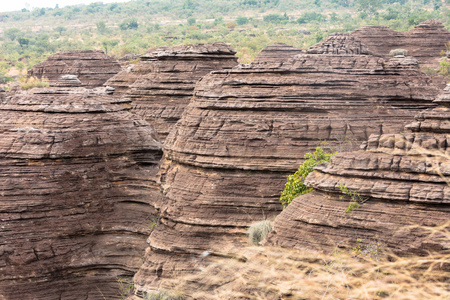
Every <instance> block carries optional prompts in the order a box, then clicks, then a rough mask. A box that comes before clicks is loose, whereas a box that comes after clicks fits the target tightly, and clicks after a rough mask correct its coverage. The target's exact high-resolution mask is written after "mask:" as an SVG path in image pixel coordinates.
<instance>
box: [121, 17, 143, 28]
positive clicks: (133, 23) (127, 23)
mask: <svg viewBox="0 0 450 300" xmlns="http://www.w3.org/2000/svg"><path fill="white" fill-rule="evenodd" d="M138 27H139V23H138V21H137V20H136V19H135V18H132V19H127V20H124V21H123V22H122V23H120V25H119V28H120V29H121V30H127V29H138Z"/></svg>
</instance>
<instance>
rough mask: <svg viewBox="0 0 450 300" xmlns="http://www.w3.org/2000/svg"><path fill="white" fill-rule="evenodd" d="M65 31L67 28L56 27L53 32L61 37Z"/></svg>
mask: <svg viewBox="0 0 450 300" xmlns="http://www.w3.org/2000/svg"><path fill="white" fill-rule="evenodd" d="M66 30H67V28H66V27H63V26H58V27H56V28H55V31H56V32H58V33H59V36H61V34H62V33H63V32H64V31H66Z"/></svg>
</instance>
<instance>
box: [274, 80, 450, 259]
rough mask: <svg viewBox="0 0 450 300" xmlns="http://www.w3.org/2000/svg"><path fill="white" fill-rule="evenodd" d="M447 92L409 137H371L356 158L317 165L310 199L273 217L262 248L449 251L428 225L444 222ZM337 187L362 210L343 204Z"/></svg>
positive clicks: (448, 160) (448, 195)
mask: <svg viewBox="0 0 450 300" xmlns="http://www.w3.org/2000/svg"><path fill="white" fill-rule="evenodd" d="M449 99H450V92H449V89H447V90H446V91H444V93H443V94H442V95H441V96H440V97H439V98H438V100H437V101H436V102H437V103H439V104H441V106H440V107H438V108H435V109H429V110H425V111H424V112H421V113H420V114H418V115H417V117H416V121H415V122H413V123H411V124H410V125H408V126H407V129H409V130H411V131H412V132H409V133H404V134H403V133H401V134H381V135H372V136H371V137H370V138H369V140H368V141H367V142H365V143H363V145H362V146H361V148H362V149H361V150H360V151H357V152H348V153H339V154H337V155H336V156H334V157H333V158H332V161H331V163H324V164H321V165H319V166H317V167H316V171H315V172H313V173H311V174H310V175H309V176H308V177H307V178H306V181H305V183H306V184H307V185H308V186H310V187H313V188H314V189H315V190H314V191H313V192H312V193H309V194H306V195H303V196H300V197H298V198H297V199H295V200H294V201H293V202H292V203H291V204H290V205H289V206H288V207H287V208H286V209H285V210H284V211H283V212H282V213H281V214H280V215H279V216H278V217H277V218H276V222H275V227H274V230H273V232H272V233H271V234H270V237H269V239H268V243H269V244H272V245H280V246H283V247H294V248H309V249H311V248H312V249H315V250H330V249H333V248H334V247H336V246H340V247H346V246H347V247H355V246H357V244H358V243H357V239H360V240H363V241H365V243H366V244H369V243H373V244H376V243H379V244H380V245H381V246H382V247H384V248H386V249H389V250H390V251H394V252H396V253H399V254H405V253H408V254H411V253H416V254H421V255H423V254H427V253H428V251H442V250H448V249H449V247H450V243H449V241H448V236H447V237H445V236H442V235H441V234H440V233H439V230H438V233H436V232H435V233H434V234H431V231H430V230H429V229H426V227H431V228H433V227H438V226H442V225H445V224H447V225H448V221H449V218H450V187H449V185H448V181H447V179H446V177H448V176H449V175H450V156H449V155H450V151H449V146H448V144H449V134H450V101H449ZM339 184H341V185H345V186H347V187H348V189H349V190H350V191H354V192H356V193H357V194H358V195H359V196H360V197H361V199H363V201H365V202H364V204H361V208H359V209H354V210H353V211H351V212H349V213H345V211H346V209H347V206H348V205H349V201H350V200H349V199H348V197H347V199H346V198H344V199H340V198H339V195H340V194H342V193H341V191H340V188H339Z"/></svg>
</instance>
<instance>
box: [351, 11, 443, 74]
mask: <svg viewBox="0 0 450 300" xmlns="http://www.w3.org/2000/svg"><path fill="white" fill-rule="evenodd" d="M352 35H353V36H355V37H357V38H359V39H360V40H361V41H362V42H363V43H364V44H365V45H367V47H368V49H369V50H370V51H372V52H374V53H376V54H378V55H381V56H384V57H388V56H389V52H390V51H391V50H393V49H398V48H400V49H406V50H408V55H411V56H414V57H415V58H416V59H418V60H419V62H420V63H422V64H423V65H424V67H426V66H431V67H438V66H439V61H440V59H441V52H442V51H446V48H445V45H446V44H447V43H448V42H449V41H450V32H449V31H448V30H447V29H445V28H444V26H443V25H442V23H441V22H439V21H437V20H429V21H425V22H422V23H420V24H419V25H417V26H416V27H415V28H414V29H412V30H409V31H394V30H392V29H390V28H389V27H387V26H382V25H369V26H364V27H361V28H360V29H357V30H355V31H354V32H353V33H352Z"/></svg>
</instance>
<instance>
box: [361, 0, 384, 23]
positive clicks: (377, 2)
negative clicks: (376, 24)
mask: <svg viewBox="0 0 450 300" xmlns="http://www.w3.org/2000/svg"><path fill="white" fill-rule="evenodd" d="M382 7H383V1H382V0H357V1H356V10H357V11H359V12H362V13H366V14H367V15H368V16H369V19H372V17H373V16H374V15H375V13H376V12H377V11H378V10H379V9H381V8H382Z"/></svg>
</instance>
